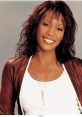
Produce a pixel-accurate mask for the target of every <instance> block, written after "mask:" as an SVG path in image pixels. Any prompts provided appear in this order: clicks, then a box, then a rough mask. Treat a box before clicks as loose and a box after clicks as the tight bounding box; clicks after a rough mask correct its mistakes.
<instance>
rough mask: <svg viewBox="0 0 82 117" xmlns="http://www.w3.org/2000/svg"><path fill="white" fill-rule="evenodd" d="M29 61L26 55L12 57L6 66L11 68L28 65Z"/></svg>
mask: <svg viewBox="0 0 82 117" xmlns="http://www.w3.org/2000/svg"><path fill="white" fill-rule="evenodd" d="M28 59H29V58H28V57H27V56H25V55H21V56H16V57H12V58H9V60H8V61H7V62H6V64H5V66H9V67H17V66H21V65H24V64H25V63H28Z"/></svg>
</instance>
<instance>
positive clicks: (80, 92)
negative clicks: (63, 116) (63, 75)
mask: <svg viewBox="0 0 82 117" xmlns="http://www.w3.org/2000/svg"><path fill="white" fill-rule="evenodd" d="M64 65H65V68H66V70H67V72H68V74H69V77H70V79H71V81H72V84H73V86H74V88H75V91H76V94H77V96H78V99H79V101H80V103H81V105H82V89H81V88H82V87H81V82H80V79H81V76H80V77H79V73H78V72H77V69H79V67H78V66H76V65H75V62H74V61H73V60H70V61H68V62H66V63H65V64H64ZM78 71H79V70H78ZM79 72H80V71H79Z"/></svg>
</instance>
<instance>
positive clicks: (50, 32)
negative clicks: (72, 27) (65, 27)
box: [47, 27, 54, 36]
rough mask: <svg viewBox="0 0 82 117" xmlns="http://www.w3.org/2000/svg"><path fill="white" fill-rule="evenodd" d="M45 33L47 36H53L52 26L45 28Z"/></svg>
mask: <svg viewBox="0 0 82 117" xmlns="http://www.w3.org/2000/svg"><path fill="white" fill-rule="evenodd" d="M47 34H48V35H49V36H53V35H54V28H53V27H50V28H49V29H48V30H47Z"/></svg>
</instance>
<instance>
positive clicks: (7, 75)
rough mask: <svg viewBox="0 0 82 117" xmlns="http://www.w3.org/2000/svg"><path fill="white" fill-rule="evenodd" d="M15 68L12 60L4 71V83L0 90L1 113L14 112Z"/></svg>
mask: <svg viewBox="0 0 82 117" xmlns="http://www.w3.org/2000/svg"><path fill="white" fill-rule="evenodd" d="M13 77H14V68H13V66H12V65H11V63H10V62H7V63H6V64H5V66H4V69H3V72H2V83H1V91H0V114H3V115H7V114H8V115H9V114H14V106H15V97H14V83H13Z"/></svg>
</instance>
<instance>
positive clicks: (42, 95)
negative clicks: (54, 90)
mask: <svg viewBox="0 0 82 117" xmlns="http://www.w3.org/2000/svg"><path fill="white" fill-rule="evenodd" d="M41 100H42V105H43V106H44V91H43V90H41Z"/></svg>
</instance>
